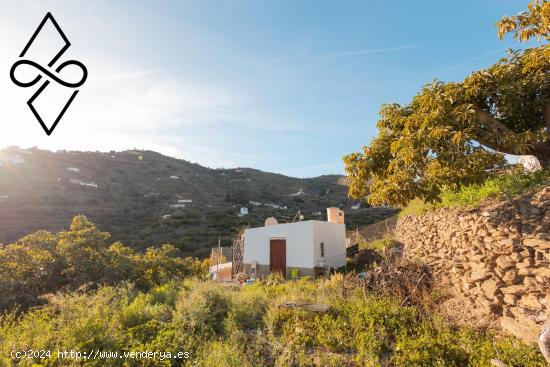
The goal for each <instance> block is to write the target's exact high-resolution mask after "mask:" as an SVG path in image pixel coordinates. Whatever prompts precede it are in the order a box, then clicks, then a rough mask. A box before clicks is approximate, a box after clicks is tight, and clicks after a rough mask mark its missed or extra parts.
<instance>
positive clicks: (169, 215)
mask: <svg viewBox="0 0 550 367" xmlns="http://www.w3.org/2000/svg"><path fill="white" fill-rule="evenodd" d="M171 216H172V214H164V215H163V216H162V219H164V220H166V219H170V217H171Z"/></svg>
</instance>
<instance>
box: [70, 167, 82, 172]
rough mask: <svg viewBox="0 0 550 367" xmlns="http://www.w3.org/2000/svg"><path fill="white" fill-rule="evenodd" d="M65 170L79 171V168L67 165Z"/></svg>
mask: <svg viewBox="0 0 550 367" xmlns="http://www.w3.org/2000/svg"><path fill="white" fill-rule="evenodd" d="M67 171H71V172H80V168H77V167H67Z"/></svg>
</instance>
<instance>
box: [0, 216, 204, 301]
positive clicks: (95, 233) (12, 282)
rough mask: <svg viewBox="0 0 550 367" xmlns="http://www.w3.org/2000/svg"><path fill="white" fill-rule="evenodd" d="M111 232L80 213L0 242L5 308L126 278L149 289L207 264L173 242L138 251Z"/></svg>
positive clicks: (200, 270) (196, 272) (0, 279)
mask: <svg viewBox="0 0 550 367" xmlns="http://www.w3.org/2000/svg"><path fill="white" fill-rule="evenodd" d="M109 237H110V234H109V233H108V232H101V231H100V230H99V229H98V228H97V227H96V226H95V224H93V223H92V222H90V221H89V220H88V219H87V218H86V217H85V216H83V215H79V216H76V217H74V218H73V220H72V222H71V225H70V228H69V229H68V230H65V231H61V232H58V233H55V234H54V233H50V232H47V231H38V232H36V233H33V234H30V235H28V236H25V237H23V238H22V239H20V240H19V241H17V243H14V244H8V245H5V246H2V245H0V295H2V297H0V311H1V310H2V309H5V308H10V307H13V306H15V305H19V306H22V307H28V306H31V305H34V304H37V303H40V296H42V295H44V294H47V293H51V292H56V291H59V290H62V289H70V290H71V289H72V290H74V289H78V288H79V287H83V286H85V287H92V288H94V287H97V286H99V285H105V284H107V285H108V284H118V283H120V282H123V281H124V282H130V283H133V284H135V286H136V287H137V288H138V289H149V288H151V287H154V286H156V285H160V284H164V283H166V282H169V281H170V280H174V279H183V278H184V277H187V276H194V275H196V276H198V275H201V274H204V273H205V272H206V270H207V265H208V264H207V262H206V261H200V260H198V259H193V258H190V257H187V258H183V257H181V253H180V251H179V250H178V249H177V248H176V247H174V246H172V245H169V244H165V245H162V246H161V247H160V248H155V247H150V248H148V249H147V250H146V251H145V252H144V253H136V252H135V251H134V250H132V249H131V248H129V247H126V246H124V245H123V244H122V243H120V242H115V243H113V244H110V245H109V244H108V243H107V240H108V239H109Z"/></svg>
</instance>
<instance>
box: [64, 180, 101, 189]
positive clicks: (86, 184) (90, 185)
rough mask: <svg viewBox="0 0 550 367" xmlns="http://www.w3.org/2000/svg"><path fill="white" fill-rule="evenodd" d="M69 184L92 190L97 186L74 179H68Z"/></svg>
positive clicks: (93, 183)
mask: <svg viewBox="0 0 550 367" xmlns="http://www.w3.org/2000/svg"><path fill="white" fill-rule="evenodd" d="M69 182H70V183H72V184H74V185H80V186H87V187H93V188H94V189H97V184H96V183H95V182H84V181H82V180H75V179H70V180H69Z"/></svg>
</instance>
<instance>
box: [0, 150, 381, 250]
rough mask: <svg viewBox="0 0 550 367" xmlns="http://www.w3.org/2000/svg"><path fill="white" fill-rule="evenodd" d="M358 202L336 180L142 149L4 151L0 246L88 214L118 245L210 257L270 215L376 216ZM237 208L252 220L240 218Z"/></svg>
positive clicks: (356, 222) (359, 220)
mask: <svg viewBox="0 0 550 367" xmlns="http://www.w3.org/2000/svg"><path fill="white" fill-rule="evenodd" d="M260 203H261V204H260ZM356 203H357V202H355V201H352V200H349V199H348V198H347V186H345V180H343V178H342V177H341V176H337V175H331V176H320V177H315V178H307V179H299V178H293V177H287V176H284V175H280V174H274V173H267V172H262V171H259V170H255V169H250V168H236V169H210V168H206V167H203V166H200V165H198V164H194V163H190V162H188V161H185V160H181V159H175V158H170V157H167V156H163V155H161V154H159V153H155V152H151V151H137V150H133V151H124V152H110V153H99V152H66V151H58V152H50V151H45V150H38V149H18V148H7V149H4V150H1V151H0V243H9V242H11V241H15V240H16V239H17V238H19V237H21V236H23V235H25V234H27V233H30V232H33V231H36V230H39V229H47V230H50V231H57V230H60V229H62V228H66V227H67V226H68V224H69V222H70V219H71V218H72V217H73V216H74V215H77V214H85V215H86V216H87V217H88V218H90V219H91V220H92V221H94V222H95V223H97V224H98V225H100V226H101V227H102V228H105V229H106V230H108V231H109V232H111V234H112V240H113V241H114V240H121V241H123V242H124V243H126V244H128V245H130V246H132V247H135V248H139V249H143V248H145V247H147V246H151V245H160V244H163V243H172V244H174V245H176V246H177V247H178V248H180V249H181V250H182V251H183V252H184V253H185V254H191V255H206V254H207V253H208V252H209V249H210V247H211V246H213V245H214V244H215V243H216V241H217V238H218V237H222V241H224V244H229V243H230V241H231V236H232V235H233V234H234V233H235V232H236V231H238V229H239V228H240V227H241V226H243V225H250V226H257V225H261V224H262V223H263V221H264V220H265V218H267V217H268V216H275V217H276V218H277V219H278V220H279V221H283V222H284V221H290V220H292V218H293V217H294V216H295V214H296V213H297V211H298V210H301V211H302V213H303V214H304V215H305V217H306V219H310V218H312V219H321V218H322V216H319V215H318V213H316V212H321V213H322V215H325V212H324V210H325V208H326V207H329V206H340V207H341V208H343V209H344V210H346V212H347V214H348V217H349V223H352V224H353V226H361V225H363V224H366V223H370V222H372V221H374V220H378V219H379V218H380V217H379V216H378V215H377V213H373V210H372V208H370V210H369V211H368V213H369V214H366V212H365V211H364V210H361V209H359V210H351V209H350V208H351V206H353V205H354V204H356ZM171 206H179V207H171ZM241 206H246V207H247V208H248V210H249V214H248V215H245V216H242V217H240V216H239V215H238V214H239V211H240V207H241ZM316 214H317V215H316ZM354 228H355V227H353V228H350V229H354Z"/></svg>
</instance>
